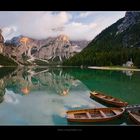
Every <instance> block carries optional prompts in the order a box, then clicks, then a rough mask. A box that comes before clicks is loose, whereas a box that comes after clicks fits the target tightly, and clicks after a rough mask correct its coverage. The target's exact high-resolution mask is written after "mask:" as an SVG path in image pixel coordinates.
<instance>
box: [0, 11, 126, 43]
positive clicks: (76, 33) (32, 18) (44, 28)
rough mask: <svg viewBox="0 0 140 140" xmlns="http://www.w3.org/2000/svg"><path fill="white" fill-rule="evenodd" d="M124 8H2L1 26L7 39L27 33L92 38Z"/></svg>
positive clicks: (39, 35) (35, 36)
mask: <svg viewBox="0 0 140 140" xmlns="http://www.w3.org/2000/svg"><path fill="white" fill-rule="evenodd" d="M122 16H124V12H91V11H85V12H74V11H73V12H65V11H62V12H57V11H55V12H51V11H50V12H49V11H47V12H46V11H30V12H27V11H20V12H18V11H14V12H12V11H9V12H0V27H1V28H2V29H3V35H4V38H5V39H11V38H12V37H14V36H17V35H25V36H29V37H32V38H36V39H43V38H47V37H50V36H51V37H56V36H58V35H60V34H66V35H68V36H69V37H70V39H73V40H77V39H87V40H91V39H93V38H94V37H95V36H96V35H97V34H98V33H99V32H101V31H102V30H103V29H104V28H106V27H108V26H109V25H111V24H112V23H114V22H115V21H117V20H118V19H119V18H121V17H122Z"/></svg>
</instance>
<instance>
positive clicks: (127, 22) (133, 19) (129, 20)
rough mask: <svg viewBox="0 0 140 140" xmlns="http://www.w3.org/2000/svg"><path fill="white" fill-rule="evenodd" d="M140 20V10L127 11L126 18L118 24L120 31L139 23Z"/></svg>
mask: <svg viewBox="0 0 140 140" xmlns="http://www.w3.org/2000/svg"><path fill="white" fill-rule="evenodd" d="M139 22H140V12H138V11H128V12H126V14H125V17H124V20H123V21H122V23H121V24H120V25H119V26H118V33H121V32H123V31H125V30H126V29H128V28H129V27H131V26H133V25H134V24H136V23H139Z"/></svg>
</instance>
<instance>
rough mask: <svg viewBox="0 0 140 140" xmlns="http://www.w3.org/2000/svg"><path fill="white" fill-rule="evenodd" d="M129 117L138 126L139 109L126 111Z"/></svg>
mask: <svg viewBox="0 0 140 140" xmlns="http://www.w3.org/2000/svg"><path fill="white" fill-rule="evenodd" d="M128 114H129V117H130V118H131V120H133V121H134V122H135V123H137V124H140V108H139V109H131V110H128Z"/></svg>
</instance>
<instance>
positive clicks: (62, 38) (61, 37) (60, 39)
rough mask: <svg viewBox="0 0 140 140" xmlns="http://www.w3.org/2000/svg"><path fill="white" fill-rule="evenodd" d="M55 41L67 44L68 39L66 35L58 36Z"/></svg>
mask: <svg viewBox="0 0 140 140" xmlns="http://www.w3.org/2000/svg"><path fill="white" fill-rule="evenodd" d="M57 40H59V41H63V42H69V37H68V36H67V35H59V36H58V38H57Z"/></svg>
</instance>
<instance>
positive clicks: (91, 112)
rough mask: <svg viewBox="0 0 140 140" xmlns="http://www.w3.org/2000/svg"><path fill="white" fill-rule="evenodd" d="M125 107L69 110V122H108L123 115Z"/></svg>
mask: <svg viewBox="0 0 140 140" xmlns="http://www.w3.org/2000/svg"><path fill="white" fill-rule="evenodd" d="M124 111H125V109H124V108H95V109H81V110H70V111H67V120H68V121H69V122H106V121H111V120H114V119H116V118H119V117H121V116H122V115H123V113H124Z"/></svg>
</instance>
